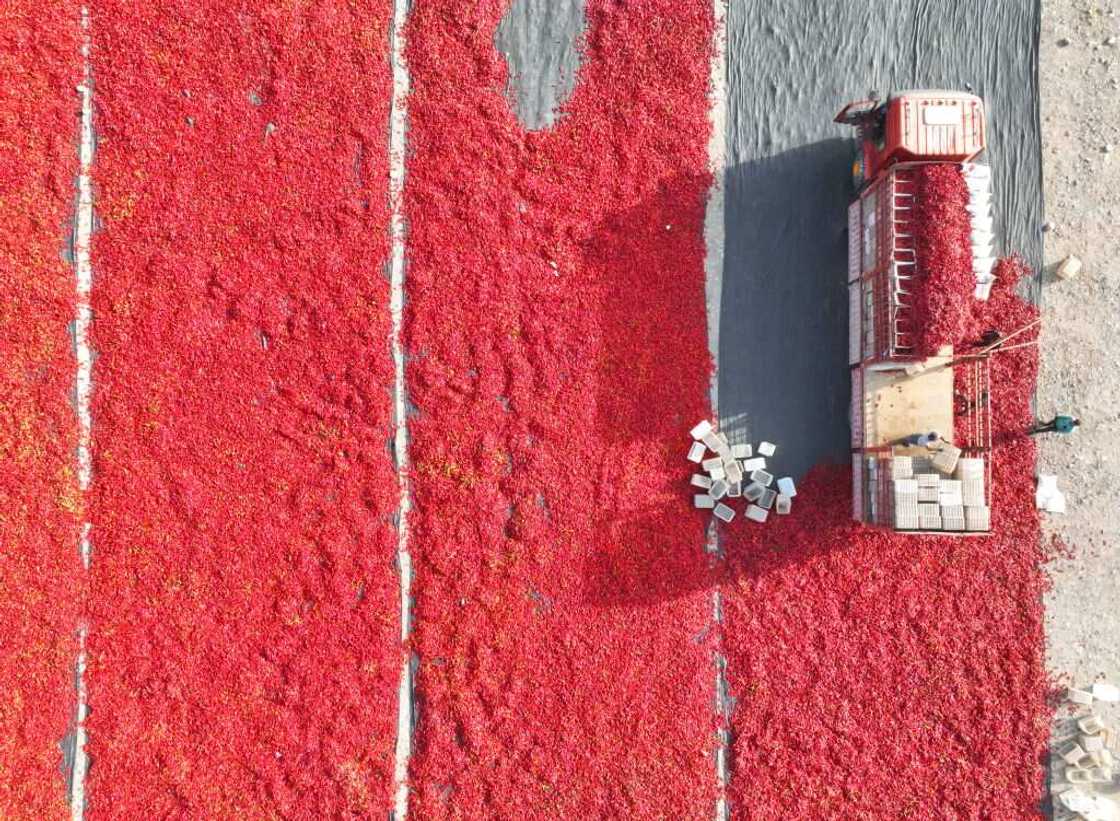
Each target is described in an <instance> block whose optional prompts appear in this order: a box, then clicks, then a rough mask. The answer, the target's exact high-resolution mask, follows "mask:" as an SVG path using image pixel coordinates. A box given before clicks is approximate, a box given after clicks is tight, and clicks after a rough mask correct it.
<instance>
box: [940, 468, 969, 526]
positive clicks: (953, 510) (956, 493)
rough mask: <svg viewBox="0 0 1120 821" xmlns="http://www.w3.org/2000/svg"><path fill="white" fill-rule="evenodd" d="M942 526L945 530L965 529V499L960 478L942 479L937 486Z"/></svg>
mask: <svg viewBox="0 0 1120 821" xmlns="http://www.w3.org/2000/svg"><path fill="white" fill-rule="evenodd" d="M937 504H938V506H939V507H940V508H941V511H940V512H941V526H942V528H944V529H945V530H964V499H963V498H961V482H960V480H959V479H942V480H941V481H940V482H939V483H938V486H937Z"/></svg>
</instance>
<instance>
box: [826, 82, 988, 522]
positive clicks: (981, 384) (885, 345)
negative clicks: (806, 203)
mask: <svg viewBox="0 0 1120 821" xmlns="http://www.w3.org/2000/svg"><path fill="white" fill-rule="evenodd" d="M836 122H838V123H843V124H847V125H851V126H854V127H855V128H856V129H857V130H858V132H857V144H856V159H855V161H854V163H853V169H852V171H853V181H854V183H855V187H856V191H857V197H856V199H855V201H854V202H852V204H851V206H849V210H848V280H847V281H848V298H849V302H848V304H849V333H850V337H849V358H848V361H849V364H850V366H851V369H852V370H851V384H852V404H851V428H852V493H853V497H852V513H853V516H854V518H856V519H858V520H860V521H863V522H867V523H869V524H876V525H882V526H886V527H893V528H894V529H896V530H906V531H916V532H950V533H952V532H956V533H960V534H966V533H983V532H986V531H988V529H989V527H990V509H989V507H988V504H989V500H990V498H991V495H990V491H991V488H990V485H991V463H990V457H991V433H990V431H991V424H990V416H989V414H990V410H989V402H988V361H987V359H986V358H984V357H971V356H969V355H967V354H966V355H964V356H957V357H955V356H954V353H953V351H952V349H951V348H946V349H944V350H941V351H939V352H938V355H937V356H932V357H928V358H922V357H921V356H919V355H918V351H917V348H916V346H915V344H914V337H915V335H916V331H917V330H918V329H917V328H915V327H914V322H915V321H917V320H915V319H914V317H913V315H912V311H911V308H910V299H911V296H912V294H913V293H914V291H915V289H916V288H918V287H922V280H923V272H922V271H921V270H919V265H920V261H919V259H918V255H917V252H916V247H917V242H918V239H919V236H920V231H921V230H922V228H921V226H920V225H917V224H915V222H914V221H913V219H912V218H911V217H910V213H911V210H912V205H913V202H914V197H915V194H916V192H915V187H914V186H915V183H914V174H915V172H916V170H917V169H918V168H919V167H920V166H922V165H928V164H930V163H947V164H953V165H954V166H957V167H959V168H960V172H961V174H962V175H963V176H964V179H965V182H966V183H967V185H968V187H969V191H970V198H971V199H970V204H969V209H970V215H971V221H972V237H973V240H972V241H973V252H974V258H973V268H974V273H975V274H976V277H977V291H976V296H977V297H978V298H986V297H987V293H988V290H987V289H988V288H990V287H991V270H992V266H993V265H994V258H993V256H994V255H993V254H992V252H991V241H992V220H991V215H990V212H989V209H990V191H989V184H990V171H989V169H988V168H987V167H986V166H980V165H975V164H973V163H972V160H974V159H975V158H976V156H977V155H978V154H979V153H980V152H981V151H983V150H984V146H985V121H984V104H983V102H982V101H981V100H980V99H979V98H978V97H976V96H974V95H972V94H967V93H963V92H955V91H907V92H902V93H900V94H896V95H894V96H892V97H890V98H889V99H888V100H887V101H885V102H880V101H878V100H862V101H859V102H854V103H850V104H849V105H847V106H845V107H844V109H843V110H842V111H841V112H840V113H839V114H838V115H837V116H836ZM931 431H932V432H937V433H938V434H939V435H940V440H939V445H938V448H937V449H931V448H929V447H927V445H925V444H921V445H916V444H909V443H907V442H906V440H907V438H908V437H912V436H914V435H915V434H921V433H928V432H931Z"/></svg>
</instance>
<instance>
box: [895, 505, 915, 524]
mask: <svg viewBox="0 0 1120 821" xmlns="http://www.w3.org/2000/svg"><path fill="white" fill-rule="evenodd" d="M917 510H918V508H917V507H916V506H915V507H914V509H913V510H912V511H911V510H909V509H907V510H901V509H899V508H895V511H894V529H895V530H917V529H918V524H919V520H918V513H917Z"/></svg>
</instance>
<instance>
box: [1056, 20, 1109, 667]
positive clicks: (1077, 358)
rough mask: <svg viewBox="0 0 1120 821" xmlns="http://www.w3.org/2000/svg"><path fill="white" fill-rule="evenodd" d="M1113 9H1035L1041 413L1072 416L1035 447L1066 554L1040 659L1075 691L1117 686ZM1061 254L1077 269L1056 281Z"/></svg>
mask: <svg viewBox="0 0 1120 821" xmlns="http://www.w3.org/2000/svg"><path fill="white" fill-rule="evenodd" d="M1118 11H1120V4H1098V3H1094V2H1092V1H1091V0H1089V1H1088V2H1086V0H1053V2H1047V3H1045V4H1044V6H1043V20H1042V44H1041V55H1040V64H1041V65H1040V75H1041V77H1040V79H1041V94H1042V133H1043V168H1044V177H1045V192H1046V211H1047V219H1048V221H1049V222H1050V223H1051V225H1050V226H1049V227H1050V230H1049V232H1048V233H1047V236H1046V252H1045V254H1046V255H1045V260H1046V263H1047V271H1046V273H1045V274H1044V277H1043V282H1044V285H1043V295H1042V305H1043V318H1044V330H1043V334H1042V339H1043V342H1042V344H1043V350H1042V373H1041V377H1040V380H1039V386H1038V413H1039V415H1040V417H1042V418H1047V419H1048V418H1050V416H1052V415H1053V413H1055V412H1066V411H1068V412H1070V413H1072V414H1073V415H1075V416H1079V417H1080V418H1081V420H1082V422H1083V424H1082V426H1081V428H1080V429H1079V430H1078V431H1076V432H1075V433H1074V434H1073V435H1071V436H1065V437H1062V436H1058V435H1053V434H1051V435H1050V436H1048V437H1046V438H1045V441H1043V443H1042V449H1041V457H1040V469H1041V470H1044V471H1047V472H1050V473H1055V474H1057V475H1058V477H1059V479H1058V483H1059V487H1060V488H1062V489H1064V490H1065V492H1066V495H1067V501H1068V508H1069V510H1068V513H1067V514H1066V515H1064V516H1058V515H1050V516H1049V517H1048V518H1047V520H1046V521H1047V526H1048V528H1049V529H1050V530H1051V532H1053V533H1056V534H1057V535H1059V536H1060V537H1061V538H1062V539H1063V540H1064V541H1065V542H1066V543H1067V544H1068V545H1069V546H1070V547H1071V548H1072V554H1073V555H1072V558H1063V559H1059V560H1058V561H1056V562H1055V563H1054V566H1053V569H1052V575H1053V580H1054V589H1053V591H1052V592H1051V594H1050V596H1049V598H1048V601H1047V608H1048V632H1049V637H1050V647H1049V662H1050V665H1051V667H1052V668H1053V669H1054V671H1055V672H1059V673H1068V674H1069V675H1070V676H1072V677H1073V678H1074V679H1075V680H1076V681H1078V682H1082V683H1084V682H1086V681H1089V680H1092V679H1093V678H1094V677H1097V676H1098V675H1101V674H1103V675H1105V676H1107V677H1109V678H1111V679H1112V680H1113V681H1116V680H1120V641H1118V639H1120V620H1118V619H1117V614H1116V609H1115V604H1116V586H1117V580H1118V579H1120V549H1118V544H1120V538H1118V536H1120V528H1118V527H1117V513H1118V511H1120V459H1118V457H1117V453H1116V447H1115V438H1114V437H1115V436H1116V435H1117V430H1118V428H1120V349H1118V348H1117V347H1116V345H1115V344H1110V343H1113V340H1112V339H1111V338H1110V337H1111V334H1110V332H1111V331H1113V329H1112V327H1111V326H1112V325H1113V323H1114V322H1115V321H1116V317H1117V309H1118V306H1120V288H1118V285H1120V260H1118V257H1120V226H1118V225H1117V217H1118V216H1120V213H1118V211H1120V199H1118V195H1117V189H1118V188H1120V159H1118V158H1117V156H1116V148H1117V146H1118V145H1120V114H1118V113H1117V112H1118V111H1120V89H1118V86H1120V44H1117V43H1118V42H1120V14H1118ZM1067 254H1075V255H1077V256H1078V257H1080V258H1081V259H1082V261H1083V263H1084V269H1083V271H1082V273H1081V275H1080V276H1079V277H1077V278H1076V279H1073V280H1067V281H1061V280H1058V279H1056V278H1055V277H1054V275H1053V269H1054V267H1055V266H1056V264H1057V263H1058V262H1059V261H1061V260H1062V259H1063V258H1064V257H1065V256H1066V255H1067Z"/></svg>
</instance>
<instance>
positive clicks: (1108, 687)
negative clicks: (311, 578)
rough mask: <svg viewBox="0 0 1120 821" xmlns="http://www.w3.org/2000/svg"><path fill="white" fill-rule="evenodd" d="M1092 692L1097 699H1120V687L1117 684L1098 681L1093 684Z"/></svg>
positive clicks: (1111, 700)
mask: <svg viewBox="0 0 1120 821" xmlns="http://www.w3.org/2000/svg"><path fill="white" fill-rule="evenodd" d="M1092 693H1093V698H1095V699H1097V701H1108V702H1117V701H1120V687H1117V686H1116V685H1115V684H1109V683H1108V682H1104V681H1098V682H1097V683H1096V684H1094V685H1093V689H1092Z"/></svg>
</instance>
